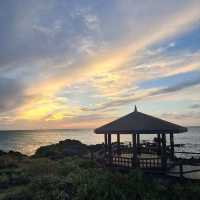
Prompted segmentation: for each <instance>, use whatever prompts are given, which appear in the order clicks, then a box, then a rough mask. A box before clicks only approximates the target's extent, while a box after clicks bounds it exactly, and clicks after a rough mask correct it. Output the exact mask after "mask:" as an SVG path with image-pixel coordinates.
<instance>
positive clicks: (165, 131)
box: [95, 106, 187, 170]
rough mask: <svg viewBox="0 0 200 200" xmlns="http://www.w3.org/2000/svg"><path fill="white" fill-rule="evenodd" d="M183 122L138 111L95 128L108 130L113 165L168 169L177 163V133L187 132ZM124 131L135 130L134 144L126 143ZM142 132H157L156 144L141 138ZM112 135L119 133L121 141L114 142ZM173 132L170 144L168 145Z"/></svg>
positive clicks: (106, 139)
mask: <svg viewBox="0 0 200 200" xmlns="http://www.w3.org/2000/svg"><path fill="white" fill-rule="evenodd" d="M186 131H187V128H185V127H182V126H180V125H177V124H174V123H171V122H168V121H165V120H162V119H159V118H156V117H153V116H150V115H147V114H144V113H142V112H139V111H137V108H136V106H135V110H134V112H132V113H130V114H128V115H126V116H123V117H121V118H119V119H117V120H114V121H112V122H110V123H108V124H106V125H103V126H101V127H99V128H97V129H95V133H96V134H104V146H105V161H106V164H107V165H109V166H110V167H118V168H136V167H139V168H142V169H147V170H149V169H151V170H152V169H161V170H166V169H167V168H168V167H170V166H171V165H173V160H174V134H177V133H182V132H186ZM121 134H131V135H132V144H131V145H130V146H129V147H127V146H122V145H121V143H120V135H121ZM141 134H155V136H156V137H155V138H154V139H155V143H154V146H148V145H147V144H146V145H145V144H142V143H141V142H140V135H141ZM112 135H117V142H116V143H112ZM167 135H169V139H170V140H169V141H170V145H169V147H167V145H166V136H167Z"/></svg>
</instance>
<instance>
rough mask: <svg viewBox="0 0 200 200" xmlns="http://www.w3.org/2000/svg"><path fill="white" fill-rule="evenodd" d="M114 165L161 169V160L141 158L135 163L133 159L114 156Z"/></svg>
mask: <svg viewBox="0 0 200 200" xmlns="http://www.w3.org/2000/svg"><path fill="white" fill-rule="evenodd" d="M112 165H113V166H115V167H125V168H127V167H128V168H134V167H137V166H139V167H140V168H143V169H157V168H161V160H160V158H140V159H138V161H134V160H133V159H132V158H128V157H121V156H114V157H112Z"/></svg>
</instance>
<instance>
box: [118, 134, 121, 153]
mask: <svg viewBox="0 0 200 200" xmlns="http://www.w3.org/2000/svg"><path fill="white" fill-rule="evenodd" d="M117 154H118V155H120V154H121V151H120V134H119V133H117Z"/></svg>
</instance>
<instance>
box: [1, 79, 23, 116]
mask: <svg viewBox="0 0 200 200" xmlns="http://www.w3.org/2000/svg"><path fill="white" fill-rule="evenodd" d="M23 91H24V86H23V84H22V83H21V82H20V81H19V80H15V79H10V78H5V77H0V112H4V111H9V110H12V109H14V108H16V107H17V106H19V105H20V104H22V103H23V101H24V100H25V98H26V97H25V96H24V94H23Z"/></svg>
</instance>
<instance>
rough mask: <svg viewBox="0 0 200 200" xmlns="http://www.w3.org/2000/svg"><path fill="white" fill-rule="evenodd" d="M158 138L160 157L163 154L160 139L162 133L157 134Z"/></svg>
mask: <svg viewBox="0 0 200 200" xmlns="http://www.w3.org/2000/svg"><path fill="white" fill-rule="evenodd" d="M157 138H158V155H160V153H161V137H160V133H158V134H157Z"/></svg>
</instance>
